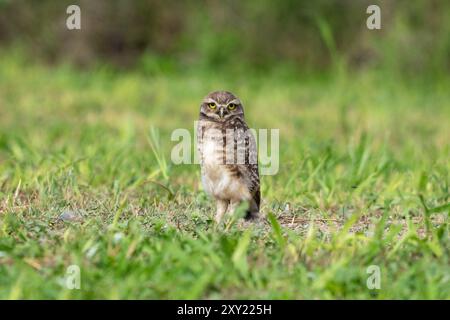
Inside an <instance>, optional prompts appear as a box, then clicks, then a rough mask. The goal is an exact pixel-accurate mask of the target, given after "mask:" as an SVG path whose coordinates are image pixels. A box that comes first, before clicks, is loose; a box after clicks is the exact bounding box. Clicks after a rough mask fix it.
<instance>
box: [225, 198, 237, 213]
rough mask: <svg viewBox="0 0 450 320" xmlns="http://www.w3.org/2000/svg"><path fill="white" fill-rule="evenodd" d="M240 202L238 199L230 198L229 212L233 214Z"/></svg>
mask: <svg viewBox="0 0 450 320" xmlns="http://www.w3.org/2000/svg"><path fill="white" fill-rule="evenodd" d="M239 204H240V202H239V201H236V200H230V204H229V205H228V209H227V214H228V215H230V216H232V215H233V214H234V212H235V211H236V208H237V207H238V206H239Z"/></svg>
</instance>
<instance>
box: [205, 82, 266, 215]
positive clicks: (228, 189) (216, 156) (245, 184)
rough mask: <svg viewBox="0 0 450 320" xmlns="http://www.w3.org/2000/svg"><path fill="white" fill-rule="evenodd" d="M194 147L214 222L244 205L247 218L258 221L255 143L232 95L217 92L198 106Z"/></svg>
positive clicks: (258, 195) (239, 105) (258, 188)
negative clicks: (212, 203)
mask: <svg viewBox="0 0 450 320" xmlns="http://www.w3.org/2000/svg"><path fill="white" fill-rule="evenodd" d="M197 146H198V152H199V159H200V167H201V177H202V185H203V188H204V190H205V191H206V192H207V193H208V194H209V195H210V196H211V197H213V198H214V199H215V200H216V206H217V211H216V216H215V220H216V222H217V223H220V221H221V220H222V218H223V216H224V214H225V213H228V214H232V213H233V212H234V211H235V209H236V207H237V206H238V205H239V204H241V203H242V202H246V203H247V205H248V206H247V208H248V209H247V212H246V219H252V218H257V217H258V215H259V206H260V182H259V173H258V153H257V148H256V141H255V138H254V136H253V134H252V132H251V131H250V130H249V128H248V126H247V124H246V122H245V119H244V107H243V105H242V103H241V101H240V100H239V98H238V97H236V96H235V95H234V94H232V93H230V92H227V91H216V92H212V93H210V94H208V95H207V96H206V97H205V98H204V99H203V101H202V103H201V106H200V116H199V121H198V126H197Z"/></svg>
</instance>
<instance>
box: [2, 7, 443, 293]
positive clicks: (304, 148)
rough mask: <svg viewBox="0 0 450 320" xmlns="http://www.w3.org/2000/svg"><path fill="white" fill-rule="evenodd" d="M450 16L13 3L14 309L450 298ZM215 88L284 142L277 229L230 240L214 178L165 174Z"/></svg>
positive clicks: (7, 204)
mask: <svg viewBox="0 0 450 320" xmlns="http://www.w3.org/2000/svg"><path fill="white" fill-rule="evenodd" d="M69 4H78V5H79V6H80V7H81V27H82V29H81V30H72V31H70V30H67V28H66V18H67V16H68V15H67V14H66V8H67V6H68V5H69ZM371 4H377V5H379V6H380V8H381V26H382V29H381V30H368V29H367V27H366V19H367V17H368V16H369V15H368V14H367V13H366V9H367V7H368V6H369V5H371ZM449 13H450V1H447V0H429V1H425V0H423V1H421V0H417V1H414V0H410V1H407V0H397V1H393V0H392V1H376V0H367V1H366V0H354V1H350V0H339V1H338V0H329V1H325V0H317V1H311V0H308V1H306V0H304V1H300V0H299V1H293V0H285V1H274V0H258V1H256V0H255V1H237V0H231V1H214V0H208V1H174V0H168V1H162V0H153V1H143V0H142V1H141V0H135V1H124V0H123V1H118V0H115V1H114V0H83V1H75V0H71V1H66V0H54V1H50V0H40V1H31V0H28V1H26V0H14V1H13V0H0V298H6V299H18V298H19V299H20V298H29V299H34V298H47V299H71V298H85V299H86V298H88V299H98V298H110V299H116V298H122V299H130V298H137V299H148V298H152V299H161V298H174V299H183V298H188V299H197V298H207V299H219V298H231V299H232V298H243V299H248V298H253V299H257V298H263V299H264V298H265V299H273V298H277V299H286V298H290V299H299V298H305V299H332V298H338V299H344V298H354V299H362V298H365V299H372V298H379V299H386V298H389V299H436V298H440V299H448V298H449V297H450V285H449V281H450V280H449V279H450V277H449V269H448V266H449V265H450V244H449V241H450V240H449V239H450V237H449V226H448V216H449V210H450V209H449V208H450V203H449V201H450V192H449V186H450V144H449V141H450V123H449V122H450V108H449V102H450V90H449V88H450V78H449V71H450V58H449V53H450V37H449V35H450V14H449ZM218 89H227V90H230V91H232V92H234V93H235V94H237V95H238V96H239V97H240V98H241V100H242V101H243V104H244V107H245V112H246V121H247V122H248V124H249V126H250V127H252V128H256V129H258V128H279V129H280V154H279V157H280V162H279V163H280V168H279V169H280V170H279V172H278V174H276V175H274V176H262V177H261V193H262V206H261V211H262V213H263V214H265V215H269V217H270V219H269V221H262V222H261V223H254V224H253V223H252V224H250V225H242V220H239V219H237V217H235V216H234V217H231V218H229V219H228V220H227V221H226V224H225V226H222V227H218V226H216V225H215V224H214V222H213V220H212V216H213V212H214V204H213V203H212V201H211V200H210V199H208V198H207V196H206V195H205V193H204V192H202V188H201V185H200V174H199V168H198V166H197V165H179V166H177V165H174V164H173V163H172V162H171V161H170V152H171V148H172V147H173V146H174V145H175V142H173V141H171V140H170V135H171V133H172V132H173V130H174V129H175V128H187V129H189V130H191V132H192V131H193V122H194V120H196V119H198V107H199V104H200V101H201V99H202V97H203V96H205V95H206V94H207V93H208V92H210V91H212V90H218ZM62 214H63V215H62ZM61 216H63V217H65V216H69V217H70V216H75V218H74V219H73V220H72V221H70V220H69V221H67V219H66V220H64V219H62V218H61ZM70 265H77V266H79V267H80V270H81V288H82V289H81V290H70V289H69V288H67V286H65V276H66V270H67V268H68V267H69V266H70ZM370 265H376V266H379V267H380V268H381V277H382V279H381V289H380V290H370V289H369V288H368V287H367V285H366V280H367V276H368V274H367V271H366V270H367V267H368V266H370Z"/></svg>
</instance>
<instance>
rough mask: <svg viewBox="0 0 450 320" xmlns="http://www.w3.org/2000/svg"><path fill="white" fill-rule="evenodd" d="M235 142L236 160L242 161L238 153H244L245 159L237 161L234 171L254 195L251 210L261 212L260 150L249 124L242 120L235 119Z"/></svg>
mask: <svg viewBox="0 0 450 320" xmlns="http://www.w3.org/2000/svg"><path fill="white" fill-rule="evenodd" d="M233 129H234V140H235V144H234V145H235V159H240V158H239V156H238V152H242V153H243V155H244V159H242V158H241V160H244V161H243V162H242V161H239V160H238V161H237V163H236V164H234V165H232V166H234V169H235V170H236V171H237V172H238V173H239V175H240V176H241V177H242V178H243V179H244V181H245V182H246V184H247V187H248V188H249V191H250V193H251V195H252V198H253V201H254V204H253V207H254V208H251V210H252V211H259V207H260V202H261V194H260V181H259V172H258V150H257V147H256V141H255V137H254V135H253V134H252V132H251V131H250V130H249V128H248V126H247V124H246V123H245V122H244V121H243V120H242V119H241V118H236V119H234V123H233Z"/></svg>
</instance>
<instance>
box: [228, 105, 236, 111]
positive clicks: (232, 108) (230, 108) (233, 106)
mask: <svg viewBox="0 0 450 320" xmlns="http://www.w3.org/2000/svg"><path fill="white" fill-rule="evenodd" d="M234 109H236V105H235V104H234V103H230V104H229V105H228V110H234Z"/></svg>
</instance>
